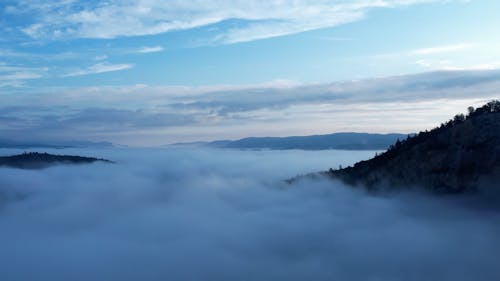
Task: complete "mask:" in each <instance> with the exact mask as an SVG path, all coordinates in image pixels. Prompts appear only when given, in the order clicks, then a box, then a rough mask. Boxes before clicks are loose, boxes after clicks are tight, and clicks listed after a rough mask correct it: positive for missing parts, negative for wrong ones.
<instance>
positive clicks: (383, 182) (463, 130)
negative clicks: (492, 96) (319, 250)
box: [289, 101, 500, 195]
mask: <svg viewBox="0 0 500 281" xmlns="http://www.w3.org/2000/svg"><path fill="white" fill-rule="evenodd" d="M318 175H323V176H327V177H330V178H333V179H339V180H341V181H343V182H345V183H347V184H349V185H353V186H362V187H365V188H367V189H368V190H375V191H376V190H381V189H399V188H401V187H403V188H411V187H424V188H426V189H428V190H430V191H432V192H435V193H462V192H464V191H473V190H477V189H478V188H479V187H484V186H487V187H493V190H497V191H498V192H499V193H500V101H492V102H489V103H488V104H486V105H484V106H482V107H480V108H477V109H474V108H472V107H470V108H469V113H468V115H467V116H465V115H463V114H459V115H456V116H455V118H453V119H452V120H450V121H448V122H446V123H443V124H442V125H441V126H440V127H438V128H435V129H433V130H431V131H425V132H420V133H419V134H417V135H415V136H409V137H408V138H406V139H405V140H402V141H396V142H395V143H394V144H393V145H391V147H390V148H389V149H388V150H387V151H386V152H385V153H382V154H380V155H377V156H375V157H374V158H373V159H370V160H367V161H361V162H359V163H356V164H355V165H354V166H352V167H347V168H344V169H336V170H335V169H330V170H329V171H327V172H323V173H319V174H318ZM318 175H311V176H312V177H316V176H318ZM297 179H299V178H295V179H292V180H290V181H289V182H293V181H295V180H297ZM491 190H492V189H491V188H490V189H489V191H491ZM497 195H498V194H497Z"/></svg>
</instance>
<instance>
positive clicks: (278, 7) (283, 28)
mask: <svg viewBox="0 0 500 281" xmlns="http://www.w3.org/2000/svg"><path fill="white" fill-rule="evenodd" d="M429 2H441V1H440V0H354V1H343V0H320V1H308V0H299V1H280V0H271V1H262V0H256V1H242V0H238V1H220V0H204V1H195V2H189V1H181V2H179V1H176V2H171V1H160V0H148V1H145V0H132V1H118V0H111V1H106V2H105V3H103V2H99V1H96V2H94V1H78V0H74V1H43V2H42V1H17V2H15V1H10V3H11V5H10V6H9V9H6V11H7V13H9V14H10V15H19V16H25V14H30V15H31V16H32V17H33V18H34V20H33V22H31V23H29V24H25V25H23V26H21V27H20V30H22V31H23V32H24V33H25V34H27V35H29V36H31V37H33V38H61V37H68V36H69V37H77V38H116V37H122V36H140V35H153V34H160V33H165V32H169V31H174V30H186V29H192V28H197V27H202V26H207V25H212V24H217V23H220V22H223V21H228V20H238V21H240V22H239V23H238V24H236V25H232V26H231V27H228V28H222V29H221V30H220V32H219V33H218V34H216V35H215V37H214V39H213V41H214V42H216V43H237V42H245V41H252V40H258V39H264V38H270V37H276V36H283V35H289V34H295V33H299V32H304V31H308V30H314V29H320V28H326V27H334V26H337V25H341V24H345V23H348V22H352V21H356V20H359V19H361V18H363V17H364V16H365V15H366V13H367V12H368V11H369V10H370V9H372V8H393V7H397V6H405V5H414V4H419V3H429Z"/></svg>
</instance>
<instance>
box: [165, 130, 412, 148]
mask: <svg viewBox="0 0 500 281" xmlns="http://www.w3.org/2000/svg"><path fill="white" fill-rule="evenodd" d="M407 136H408V135H405V134H369V133H334V134H328V135H313V136H291V137H249V138H243V139H239V140H234V141H230V140H220V141H213V142H192V143H176V144H173V145H175V146H203V147H215V148H233V149H271V150H287V149H302V150H326V149H342V150H385V149H387V148H388V147H389V146H390V145H391V144H393V143H394V142H396V140H398V139H405V138H406V137H407Z"/></svg>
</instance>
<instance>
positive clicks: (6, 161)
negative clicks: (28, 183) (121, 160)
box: [0, 152, 112, 169]
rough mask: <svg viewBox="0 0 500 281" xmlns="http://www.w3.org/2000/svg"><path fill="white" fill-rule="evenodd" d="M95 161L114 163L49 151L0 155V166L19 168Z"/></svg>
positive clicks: (36, 167)
mask: <svg viewBox="0 0 500 281" xmlns="http://www.w3.org/2000/svg"><path fill="white" fill-rule="evenodd" d="M94 162H106V163H112V162H111V161H109V160H106V159H99V158H93V157H82V156H70V155H52V154H48V153H38V152H30V153H23V154H19V155H13V156H3V157H0V167H10V168H18V169H43V168H47V167H50V166H54V165H66V164H71V165H75V164H91V163H94Z"/></svg>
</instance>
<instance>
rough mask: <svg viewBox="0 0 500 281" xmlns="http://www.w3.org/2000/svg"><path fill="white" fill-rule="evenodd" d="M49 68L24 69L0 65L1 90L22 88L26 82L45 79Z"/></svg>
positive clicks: (22, 67)
mask: <svg viewBox="0 0 500 281" xmlns="http://www.w3.org/2000/svg"><path fill="white" fill-rule="evenodd" d="M47 71H48V68H45V67H24V66H15V65H8V64H2V63H0V88H2V87H20V86H22V85H24V83H25V81H26V80H33V79H39V78H42V77H44V75H45V74H46V72H47Z"/></svg>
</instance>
